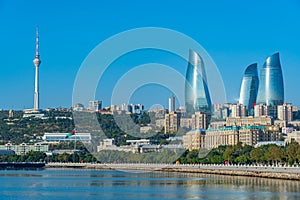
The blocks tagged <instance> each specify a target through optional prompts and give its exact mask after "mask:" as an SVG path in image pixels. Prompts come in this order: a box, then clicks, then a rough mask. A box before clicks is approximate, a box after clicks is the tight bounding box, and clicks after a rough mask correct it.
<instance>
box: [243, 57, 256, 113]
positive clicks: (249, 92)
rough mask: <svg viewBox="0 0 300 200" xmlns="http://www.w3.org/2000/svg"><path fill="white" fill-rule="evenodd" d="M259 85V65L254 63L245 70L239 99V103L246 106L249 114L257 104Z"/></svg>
mask: <svg viewBox="0 0 300 200" xmlns="http://www.w3.org/2000/svg"><path fill="white" fill-rule="evenodd" d="M258 84H259V81H258V73H257V63H254V64H252V65H249V66H248V67H247V68H246V70H245V73H244V76H243V80H242V85H241V91H240V99H239V103H241V104H243V105H245V106H246V107H247V109H248V111H249V113H250V112H251V110H252V109H253V107H254V104H255V102H256V97H257V91H258Z"/></svg>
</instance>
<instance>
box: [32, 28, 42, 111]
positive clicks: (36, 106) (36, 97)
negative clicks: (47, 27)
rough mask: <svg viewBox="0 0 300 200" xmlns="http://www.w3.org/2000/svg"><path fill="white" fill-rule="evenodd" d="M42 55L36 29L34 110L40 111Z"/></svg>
mask: <svg viewBox="0 0 300 200" xmlns="http://www.w3.org/2000/svg"><path fill="white" fill-rule="evenodd" d="M41 62H42V61H41V60H40V54H39V31H38V27H36V37H35V58H34V59H33V64H34V66H35V84H34V107H33V109H34V110H36V111H37V110H39V66H40V64H41Z"/></svg>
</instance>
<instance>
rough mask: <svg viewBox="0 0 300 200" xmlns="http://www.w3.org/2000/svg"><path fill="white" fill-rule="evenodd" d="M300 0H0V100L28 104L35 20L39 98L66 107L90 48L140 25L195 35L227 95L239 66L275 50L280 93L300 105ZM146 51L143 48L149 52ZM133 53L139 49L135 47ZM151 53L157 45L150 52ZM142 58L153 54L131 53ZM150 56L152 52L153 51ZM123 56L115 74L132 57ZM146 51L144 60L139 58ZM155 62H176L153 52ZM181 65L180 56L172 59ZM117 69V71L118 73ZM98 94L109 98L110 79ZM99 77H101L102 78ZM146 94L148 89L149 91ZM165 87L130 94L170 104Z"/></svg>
mask: <svg viewBox="0 0 300 200" xmlns="http://www.w3.org/2000/svg"><path fill="white" fill-rule="evenodd" d="M299 19H300V3H299V1H297V0H290V1H280V0H278V1H258V0H257V1H225V0H220V1H216V0H212V1H197V0H191V1H174V0H172V1H171V0H170V1H169V0H167V1H159V0H152V1H138V0H136V1H121V0H120V1H107V2H104V1H56V0H53V1H47V2H46V1H34V0H33V1H25V0H23V1H22V0H16V1H9V0H7V1H5V0H1V1H0V26H1V32H0V34H1V37H0V55H1V56H0V70H1V73H0V82H1V90H0V92H1V97H0V108H2V109H24V108H32V107H33V89H34V88H33V87H34V82H33V80H34V66H33V63H32V60H33V58H34V54H35V46H34V45H35V26H36V25H37V24H38V25H39V27H40V54H41V60H42V64H41V66H40V105H41V107H42V108H48V107H70V106H71V104H72V89H73V83H74V80H75V77H76V73H77V71H78V69H79V68H80V65H81V63H82V62H83V60H84V59H85V57H86V56H87V55H88V54H89V52H90V51H91V50H92V49H93V48H95V47H96V46H97V45H98V44H99V43H100V42H101V41H103V40H105V39H107V38H109V37H111V36H113V35H114V34H117V33H119V32H122V31H125V30H128V29H132V28H139V27H149V26H151V27H164V28H169V29H173V30H176V31H179V32H182V33H184V34H186V35H188V36H190V37H192V38H193V39H195V40H196V41H197V42H198V43H200V44H201V45H202V46H203V47H204V48H205V49H206V51H207V52H208V53H209V54H210V56H211V57H212V58H213V60H214V61H215V63H216V64H217V66H218V68H219V70H220V73H221V75H222V77H223V81H224V84H225V87H226V93H227V100H228V101H230V102H234V101H236V100H237V99H238V96H239V89H240V84H241V79H242V74H243V72H244V70H245V68H246V67H247V66H248V65H249V64H251V63H254V62H257V63H258V64H259V69H260V68H261V66H262V65H263V63H264V60H265V58H266V57H267V56H269V55H271V54H273V53H275V52H277V51H279V52H280V58H281V64H282V69H283V75H284V81H285V100H286V102H292V103H294V104H295V105H298V106H300V92H299V86H298V85H299V75H300V39H299V37H300V20H299ZM146 53H147V52H146ZM137 54H138V53H137ZM151 55H152V57H153V56H154V55H156V53H152V54H151ZM136 56H137V57H138V59H139V63H143V62H145V63H147V62H149V61H153V60H151V59H149V56H141V55H136ZM150 57H151V56H150ZM129 58H130V56H129V57H128V59H127V60H124V62H123V63H122V59H120V60H118V61H116V62H115V66H117V65H122V67H123V68H122V70H118V68H117V67H115V68H114V66H113V65H112V66H111V68H110V69H109V70H111V72H112V74H118V73H120V71H125V72H126V70H129V69H130V67H131V66H132V65H133V64H132V63H130V59H129ZM143 58H145V60H143ZM155 59H157V60H156V61H157V62H161V63H168V64H170V65H172V63H173V64H174V65H175V61H172V59H171V57H170V56H169V55H166V54H158V55H157V57H156V58H155ZM176 65H177V66H179V65H182V69H183V71H184V70H185V69H186V66H187V65H186V64H185V63H184V62H176ZM119 75H120V74H119ZM111 77H112V78H111V79H110V75H107V81H106V82H105V84H107V91H98V92H97V98H99V99H100V100H103V101H104V105H108V104H109V92H108V91H109V87H110V85H113V84H114V80H113V79H114V78H115V76H111ZM100 84H101V83H100ZM154 92H155V94H157V95H155V97H153V95H151V96H152V98H149V96H147V95H145V94H149V93H150V94H151V93H152V94H153V93H154ZM168 95H170V92H169V91H167V89H163V88H160V87H157V86H153V87H150V86H146V87H145V88H141V89H140V90H138V91H137V92H136V93H135V94H134V96H133V99H132V101H134V103H138V102H139V101H140V102H141V103H144V104H145V105H146V106H149V105H152V104H153V103H155V102H157V103H160V104H163V105H166V104H167V98H168Z"/></svg>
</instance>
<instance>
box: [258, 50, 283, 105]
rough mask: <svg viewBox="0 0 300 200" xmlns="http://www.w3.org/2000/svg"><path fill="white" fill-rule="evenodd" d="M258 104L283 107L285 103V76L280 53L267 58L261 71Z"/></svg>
mask: <svg viewBox="0 0 300 200" xmlns="http://www.w3.org/2000/svg"><path fill="white" fill-rule="evenodd" d="M256 102H257V104H266V105H267V106H277V105H282V104H283V102H284V87H283V76H282V70H281V65H280V60H279V53H275V54H273V55H271V56H269V57H267V59H266V62H265V63H264V65H263V68H262V69H261V74H260V81H259V88H258V94H257V101H256Z"/></svg>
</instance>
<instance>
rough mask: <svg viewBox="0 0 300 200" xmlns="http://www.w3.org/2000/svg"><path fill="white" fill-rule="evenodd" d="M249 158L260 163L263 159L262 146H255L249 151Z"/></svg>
mask: <svg viewBox="0 0 300 200" xmlns="http://www.w3.org/2000/svg"><path fill="white" fill-rule="evenodd" d="M250 159H251V160H252V161H255V162H256V163H260V162H262V161H263V159H264V151H263V149H262V148H255V149H253V150H252V151H251V152H250Z"/></svg>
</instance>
